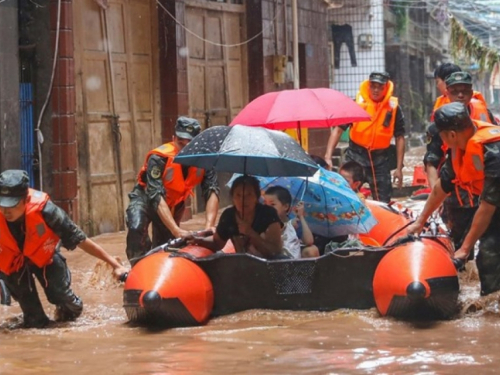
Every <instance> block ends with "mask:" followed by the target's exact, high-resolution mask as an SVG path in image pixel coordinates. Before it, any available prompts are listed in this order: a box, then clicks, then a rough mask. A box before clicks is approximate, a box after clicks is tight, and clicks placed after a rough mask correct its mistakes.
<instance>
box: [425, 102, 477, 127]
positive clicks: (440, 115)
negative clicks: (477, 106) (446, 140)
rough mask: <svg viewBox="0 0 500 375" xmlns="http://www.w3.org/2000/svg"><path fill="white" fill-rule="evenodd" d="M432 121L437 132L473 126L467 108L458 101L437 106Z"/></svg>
mask: <svg viewBox="0 0 500 375" xmlns="http://www.w3.org/2000/svg"><path fill="white" fill-rule="evenodd" d="M434 122H435V124H436V127H437V129H438V131H439V132H442V131H445V130H455V131H461V130H464V129H467V128H468V127H471V126H473V123H472V120H471V118H470V115H469V112H468V111H467V108H466V107H465V105H463V104H462V103H459V102H454V103H449V104H445V105H443V106H442V107H439V108H438V109H437V110H436V112H435V113H434Z"/></svg>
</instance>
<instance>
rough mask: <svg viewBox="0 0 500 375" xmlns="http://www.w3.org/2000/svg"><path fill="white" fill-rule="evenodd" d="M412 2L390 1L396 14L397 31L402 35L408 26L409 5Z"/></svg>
mask: <svg viewBox="0 0 500 375" xmlns="http://www.w3.org/2000/svg"><path fill="white" fill-rule="evenodd" d="M410 4H411V1H409V0H391V1H390V2H389V5H390V9H391V11H392V13H394V15H395V16H396V27H395V30H394V31H395V33H396V35H398V36H402V35H403V33H404V32H405V30H406V28H407V27H408V18H409V17H408V5H410Z"/></svg>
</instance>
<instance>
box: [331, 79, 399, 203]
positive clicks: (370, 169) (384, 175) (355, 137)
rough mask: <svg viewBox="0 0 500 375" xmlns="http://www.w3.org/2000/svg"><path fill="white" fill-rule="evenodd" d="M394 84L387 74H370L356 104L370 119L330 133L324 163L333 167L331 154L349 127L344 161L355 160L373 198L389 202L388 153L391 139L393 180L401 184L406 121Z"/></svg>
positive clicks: (389, 174) (390, 182) (389, 170)
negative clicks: (394, 166)
mask: <svg viewBox="0 0 500 375" xmlns="http://www.w3.org/2000/svg"><path fill="white" fill-rule="evenodd" d="M393 90H394V84H393V83H392V81H391V80H390V76H389V73H386V72H372V73H371V74H370V76H369V78H368V80H366V81H363V82H362V83H361V85H360V89H359V92H358V94H357V95H356V102H357V103H358V104H359V105H360V106H361V107H362V108H363V109H364V110H365V111H366V112H368V113H369V114H370V116H371V120H369V121H360V122H354V123H352V124H350V125H347V126H337V127H335V128H334V129H333V130H332V133H331V134H330V138H329V139H328V144H327V147H326V153H325V160H326V162H327V164H328V165H329V167H330V168H331V167H332V154H333V150H334V149H335V147H337V144H338V142H339V140H340V136H341V135H342V133H343V131H344V130H346V129H347V128H348V127H349V126H350V128H351V129H350V141H349V147H348V148H347V151H346V155H345V157H346V160H347V161H349V160H354V161H357V162H358V163H360V164H361V165H362V166H363V167H364V169H365V175H366V178H367V180H368V183H369V184H370V189H371V191H372V195H373V197H374V199H376V200H379V201H382V202H389V201H390V199H391V195H392V181H391V160H390V159H391V158H390V156H391V154H390V152H389V150H390V145H391V140H392V138H395V139H396V170H395V172H394V180H395V181H396V183H397V186H398V187H401V186H402V184H403V158H404V153H405V140H404V135H405V122H404V115H403V112H402V111H401V108H400V106H399V104H398V99H397V98H396V97H394V96H392V93H393Z"/></svg>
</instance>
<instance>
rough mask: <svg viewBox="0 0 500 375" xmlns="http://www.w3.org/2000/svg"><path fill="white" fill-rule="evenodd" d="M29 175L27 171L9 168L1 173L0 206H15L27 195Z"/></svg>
mask: <svg viewBox="0 0 500 375" xmlns="http://www.w3.org/2000/svg"><path fill="white" fill-rule="evenodd" d="M28 188H29V177H28V173H26V171H23V170H20V169H8V170H6V171H4V172H2V173H0V207H7V208H10V207H15V206H17V205H18V203H19V201H20V200H21V199H23V198H24V197H26V195H27V194H28Z"/></svg>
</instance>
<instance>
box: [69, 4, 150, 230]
mask: <svg viewBox="0 0 500 375" xmlns="http://www.w3.org/2000/svg"><path fill="white" fill-rule="evenodd" d="M74 9H75V12H74V17H75V57H76V58H75V66H76V70H77V75H78V76H79V79H77V126H78V136H79V162H80V171H81V172H80V175H79V178H80V188H81V189H80V191H79V193H80V195H79V197H80V208H81V209H80V218H81V221H83V222H84V223H85V224H87V225H86V226H85V229H86V230H87V231H88V232H89V233H90V234H98V233H103V232H114V231H118V230H122V229H124V210H125V208H126V206H127V204H128V196H127V194H128V192H130V190H132V188H133V185H134V183H135V177H136V175H137V171H138V170H139V168H140V166H141V164H142V162H143V158H144V156H145V155H146V153H147V151H148V150H149V149H151V148H152V147H153V146H154V145H156V144H157V143H159V142H160V132H159V124H157V122H158V121H157V120H158V118H159V116H158V108H157V105H155V102H156V100H154V97H155V96H156V97H157V96H158V95H159V93H158V92H159V90H158V88H156V87H155V86H154V85H153V79H154V77H155V76H157V74H156V68H157V67H156V66H155V64H154V63H153V61H155V58H154V57H155V56H154V52H153V51H155V50H157V48H155V47H154V46H155V43H157V37H156V35H155V29H154V27H152V25H156V22H153V20H156V19H157V17H156V15H155V12H156V10H155V7H154V6H152V2H151V1H148V0H110V1H109V3H108V7H107V8H106V9H103V8H101V7H99V5H97V3H96V2H95V1H93V0H80V1H76V2H74Z"/></svg>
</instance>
